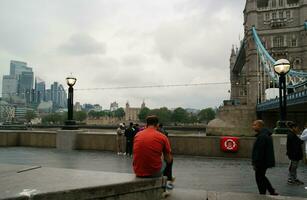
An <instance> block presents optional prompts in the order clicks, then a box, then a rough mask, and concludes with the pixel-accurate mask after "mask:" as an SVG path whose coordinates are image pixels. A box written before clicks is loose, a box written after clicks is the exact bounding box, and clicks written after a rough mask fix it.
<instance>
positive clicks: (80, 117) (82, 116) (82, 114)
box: [74, 111, 87, 122]
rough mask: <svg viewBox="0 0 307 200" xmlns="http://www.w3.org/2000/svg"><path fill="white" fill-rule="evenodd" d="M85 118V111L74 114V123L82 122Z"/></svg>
mask: <svg viewBox="0 0 307 200" xmlns="http://www.w3.org/2000/svg"><path fill="white" fill-rule="evenodd" d="M86 118H87V114H86V112H85V111H77V112H74V119H75V120H76V121H79V122H82V121H84V120H86Z"/></svg>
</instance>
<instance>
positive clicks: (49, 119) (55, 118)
mask: <svg viewBox="0 0 307 200" xmlns="http://www.w3.org/2000/svg"><path fill="white" fill-rule="evenodd" d="M66 118H67V113H51V114H49V115H46V116H44V117H43V118H42V123H43V124H64V121H65V119H66Z"/></svg>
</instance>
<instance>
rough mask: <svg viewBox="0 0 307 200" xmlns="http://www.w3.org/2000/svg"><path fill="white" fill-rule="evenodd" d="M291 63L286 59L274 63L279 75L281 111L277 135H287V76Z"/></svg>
mask: <svg viewBox="0 0 307 200" xmlns="http://www.w3.org/2000/svg"><path fill="white" fill-rule="evenodd" d="M290 67H291V66H290V62H289V61H288V60H286V59H280V60H277V61H276V62H275V63H274V71H275V72H276V73H277V74H278V75H279V111H280V120H279V121H278V122H277V128H276V129H275V131H276V133H285V131H286V130H287V129H286V125H285V121H286V118H287V93H286V92H287V86H286V74H287V73H288V72H289V71H290Z"/></svg>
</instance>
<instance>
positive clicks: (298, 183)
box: [294, 179, 304, 185]
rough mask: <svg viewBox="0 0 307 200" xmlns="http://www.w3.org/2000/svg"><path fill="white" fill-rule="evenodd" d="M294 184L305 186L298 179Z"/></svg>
mask: <svg viewBox="0 0 307 200" xmlns="http://www.w3.org/2000/svg"><path fill="white" fill-rule="evenodd" d="M294 182H295V183H296V184H297V185H304V182H303V181H300V180H298V179H295V180H294Z"/></svg>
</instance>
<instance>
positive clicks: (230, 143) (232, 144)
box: [224, 138, 237, 151]
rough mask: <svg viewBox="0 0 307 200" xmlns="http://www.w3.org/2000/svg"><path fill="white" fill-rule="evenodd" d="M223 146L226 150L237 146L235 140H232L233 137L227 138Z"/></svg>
mask: <svg viewBox="0 0 307 200" xmlns="http://www.w3.org/2000/svg"><path fill="white" fill-rule="evenodd" d="M224 146H225V148H226V149H227V150H230V151H232V150H234V149H235V148H236V146H237V144H236V142H235V141H233V139H231V138H228V139H227V140H225V141H224Z"/></svg>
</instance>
